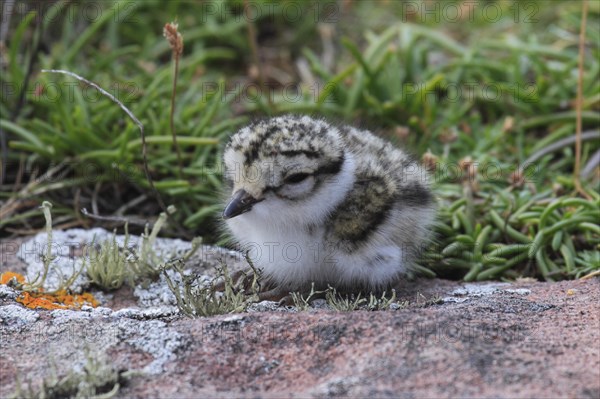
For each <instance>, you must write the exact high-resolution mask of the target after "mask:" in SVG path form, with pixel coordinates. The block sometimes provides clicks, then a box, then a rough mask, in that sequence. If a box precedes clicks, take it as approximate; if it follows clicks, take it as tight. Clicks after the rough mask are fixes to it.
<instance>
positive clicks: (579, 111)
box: [573, 0, 592, 199]
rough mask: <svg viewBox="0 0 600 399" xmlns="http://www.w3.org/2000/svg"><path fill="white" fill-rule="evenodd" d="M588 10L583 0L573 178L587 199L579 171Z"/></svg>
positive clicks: (586, 3) (585, 1)
mask: <svg viewBox="0 0 600 399" xmlns="http://www.w3.org/2000/svg"><path fill="white" fill-rule="evenodd" d="M587 12H588V0H583V9H582V10H581V30H580V32H579V68H578V70H579V71H578V72H579V73H578V76H577V106H576V112H577V125H576V130H575V135H576V136H577V140H576V141H575V168H574V169H573V180H574V182H575V189H576V190H577V192H579V193H580V194H581V195H582V196H584V197H586V198H587V199H592V197H591V196H590V195H589V194H588V193H587V192H586V191H585V190H584V189H583V187H582V186H581V180H580V177H579V172H580V170H581V131H582V129H583V121H582V112H583V61H584V57H583V56H584V50H585V29H586V25H587Z"/></svg>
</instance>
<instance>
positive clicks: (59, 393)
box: [11, 351, 134, 399]
mask: <svg viewBox="0 0 600 399" xmlns="http://www.w3.org/2000/svg"><path fill="white" fill-rule="evenodd" d="M85 358H86V364H85V366H84V368H83V373H77V372H74V371H72V370H71V371H69V373H67V374H66V375H65V376H63V377H61V378H59V377H58V376H57V372H56V365H55V364H51V367H50V370H51V376H50V377H49V378H45V379H44V380H43V381H42V385H41V387H40V388H39V389H37V390H36V389H34V388H33V387H32V386H31V384H28V386H27V387H26V388H23V387H22V386H21V382H20V381H17V389H16V391H15V392H14V393H13V395H12V396H11V397H13V398H38V399H50V398H97V399H100V398H106V399H108V398H112V397H114V396H115V395H116V394H117V393H118V392H119V388H120V387H121V384H123V383H124V382H126V381H127V379H128V378H130V377H131V376H132V375H134V373H133V372H131V371H117V370H116V369H115V367H114V366H113V365H111V364H110V363H109V362H108V360H107V359H106V358H105V356H104V355H103V354H101V353H95V354H94V353H91V352H90V351H86V356H85Z"/></svg>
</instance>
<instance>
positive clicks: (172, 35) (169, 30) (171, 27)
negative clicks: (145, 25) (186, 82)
mask: <svg viewBox="0 0 600 399" xmlns="http://www.w3.org/2000/svg"><path fill="white" fill-rule="evenodd" d="M178 28H179V24H178V23H177V22H170V23H167V24H165V27H164V28H163V36H164V37H165V38H166V39H167V41H168V42H169V46H171V50H172V53H173V60H175V71H174V72H173V90H172V91H171V118H170V122H169V123H170V128H171V135H172V136H173V147H175V151H176V152H177V164H178V166H179V171H178V172H179V178H181V176H182V174H183V163H182V161H181V150H180V149H179V145H178V144H177V135H176V134H175V122H174V117H175V94H176V92H177V75H179V58H181V54H183V36H181V33H179V31H178Z"/></svg>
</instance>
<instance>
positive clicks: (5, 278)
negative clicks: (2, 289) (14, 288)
mask: <svg viewBox="0 0 600 399" xmlns="http://www.w3.org/2000/svg"><path fill="white" fill-rule="evenodd" d="M13 278H14V279H16V280H17V283H19V284H23V283H24V282H25V277H24V276H23V275H22V274H19V273H15V272H4V273H2V275H0V284H4V285H7V284H8V283H9V282H10V281H11V280H12V279H13Z"/></svg>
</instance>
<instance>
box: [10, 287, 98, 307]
mask: <svg viewBox="0 0 600 399" xmlns="http://www.w3.org/2000/svg"><path fill="white" fill-rule="evenodd" d="M17 302H19V303H22V304H23V305H25V306H26V307H28V308H30V309H37V308H41V309H48V310H54V309H81V307H82V306H83V305H88V306H93V307H96V306H98V301H96V298H94V296H93V295H92V294H90V293H89V292H84V293H83V294H69V293H67V291H66V290H60V291H57V292H55V293H52V294H47V293H43V292H40V293H36V292H26V291H24V292H22V293H21V294H20V295H19V296H18V297H17Z"/></svg>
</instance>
